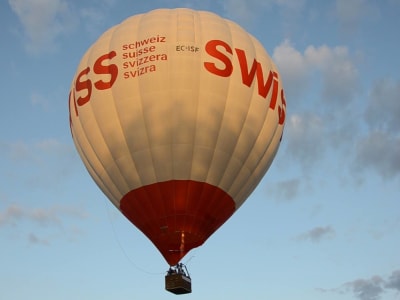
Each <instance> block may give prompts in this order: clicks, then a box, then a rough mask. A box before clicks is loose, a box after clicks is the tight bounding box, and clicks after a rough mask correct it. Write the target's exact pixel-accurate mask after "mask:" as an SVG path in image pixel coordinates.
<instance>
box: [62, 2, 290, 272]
mask: <svg viewBox="0 0 400 300" xmlns="http://www.w3.org/2000/svg"><path fill="white" fill-rule="evenodd" d="M69 110H70V127H71V132H72V137H73V140H74V143H75V146H76V148H77V150H78V152H79V154H80V157H81V158H82V161H83V162H84V164H85V166H86V168H87V170H88V171H89V173H90V175H91V176H92V178H93V179H94V181H95V182H96V183H97V185H98V186H99V187H100V189H101V190H102V191H103V192H104V194H106V195H107V197H108V198H109V199H110V201H112V203H113V204H114V205H115V206H116V207H117V208H118V209H119V210H120V211H121V212H122V213H123V214H124V215H125V216H126V217H127V218H128V219H129V220H130V221H131V222H132V223H133V224H134V225H135V226H136V227H138V228H139V229H140V230H141V231H142V232H143V233H144V234H145V235H146V236H147V237H148V238H149V239H150V240H151V241H152V242H153V244H154V245H155V246H156V247H157V248H158V249H159V251H160V252H161V254H162V255H163V256H164V257H165V259H166V261H167V262H168V263H169V264H170V265H176V264H177V263H178V262H179V261H180V259H181V258H182V257H183V256H184V255H185V254H186V253H187V252H188V251H190V250H191V249H192V248H194V247H198V246H200V245H201V244H203V243H204V242H205V241H206V240H207V239H208V238H209V237H210V235H211V234H212V233H214V232H215V231H216V230H217V229H218V228H219V227H220V226H221V225H222V224H223V223H224V222H225V221H226V220H227V219H228V218H229V217H230V216H231V215H232V214H233V213H234V212H235V211H236V210H237V209H238V208H239V207H240V206H241V205H242V203H243V202H244V201H245V200H246V198H247V197H248V196H249V195H250V193H251V192H252V191H253V190H254V188H255V187H256V186H257V184H258V183H259V181H260V180H261V179H262V177H263V176H264V174H265V173H266V171H267V170H268V168H269V166H270V165H271V163H272V160H273V158H274V156H275V154H276V152H277V150H278V147H279V144H280V140H281V137H282V132H283V127H284V122H285V114H286V102H285V98H284V93H283V87H282V82H281V79H280V76H279V73H278V71H277V69H276V66H275V65H274V63H273V62H272V60H271V58H270V57H269V55H268V54H267V53H266V51H265V50H264V48H263V46H262V45H261V44H260V43H259V42H258V41H257V40H256V39H255V38H254V37H253V36H251V35H250V34H248V33H247V32H246V31H245V30H243V29H242V28H241V27H239V26H238V25H237V24H235V23H233V22H231V21H229V20H226V19H223V18H221V17H219V16H217V15H215V14H213V13H210V12H204V11H194V10H190V9H171V10H170V9H159V10H154V11H151V12H148V13H146V14H141V15H135V16H133V17H130V18H128V19H127V20H125V21H123V22H122V23H121V24H119V25H117V26H115V27H112V28H111V29H109V30H108V31H106V32H105V33H104V34H103V35H102V36H101V37H100V38H99V39H98V40H97V41H96V42H95V43H94V44H93V45H92V46H91V47H90V49H89V50H88V51H87V52H86V54H85V55H84V56H83V58H82V60H81V62H80V64H79V66H78V69H77V72H76V75H75V77H74V79H73V81H72V85H71V90H70V95H69Z"/></svg>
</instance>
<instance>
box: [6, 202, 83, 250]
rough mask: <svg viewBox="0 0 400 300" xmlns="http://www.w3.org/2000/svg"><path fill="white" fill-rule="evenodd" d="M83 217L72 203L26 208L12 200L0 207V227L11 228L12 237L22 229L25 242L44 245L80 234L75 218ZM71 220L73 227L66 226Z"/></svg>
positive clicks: (80, 209)
mask: <svg viewBox="0 0 400 300" xmlns="http://www.w3.org/2000/svg"><path fill="white" fill-rule="evenodd" d="M87 217H88V215H87V213H86V212H85V211H84V210H83V209H82V208H78V207H74V206H62V205H53V206H47V207H28V206H23V205H21V204H19V203H18V204H17V203H14V204H10V205H8V206H7V207H5V208H3V209H1V208H0V229H3V230H6V229H7V228H9V229H10V228H11V230H12V233H11V234H12V236H13V238H15V237H17V236H21V234H19V233H21V232H22V233H23V235H22V236H25V237H26V239H27V242H28V243H29V244H33V245H46V246H47V245H50V244H51V241H53V240H54V239H56V238H64V239H65V238H67V239H68V240H69V241H74V240H76V238H77V237H80V236H81V235H82V232H81V230H79V229H78V228H77V227H76V223H77V220H84V219H86V218H87ZM71 220H73V224H74V225H73V227H71V226H70V225H69V224H70V222H71ZM27 230H29V231H30V232H28V233H26V231H27Z"/></svg>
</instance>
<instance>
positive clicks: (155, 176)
mask: <svg viewBox="0 0 400 300" xmlns="http://www.w3.org/2000/svg"><path fill="white" fill-rule="evenodd" d="M145 15H146V14H141V15H139V16H138V18H139V21H138V25H137V28H136V36H137V38H138V40H140V38H139V35H140V31H141V23H142V21H143V19H144V17H145ZM150 16H151V15H150ZM141 81H142V80H141V77H137V83H138V90H139V95H140V102H141V106H142V112H143V121H144V127H145V131H146V137H147V144H148V150H149V153H150V157H151V162H152V168H153V175H154V178H155V182H158V178H157V173H156V170H155V164H154V157H153V151H152V147H151V141H150V137H149V132H148V128H149V126H148V124H147V123H148V121H147V118H146V114H145V111H144V106H143V97H142V96H141V95H142V93H141V90H142V87H141ZM139 178H140V174H139ZM141 179H142V178H141ZM146 185H148V183H147V184H146ZM142 186H143V181H142ZM144 190H145V192H146V194H147V196H148V198H149V199H151V195H149V194H148V191H147V189H144ZM159 192H160V193H161V191H160V190H159ZM142 201H143V200H142ZM149 202H150V206H152V207H153V210H152V211H154V202H153V201H149ZM149 219H150V220H151V219H152V218H149Z"/></svg>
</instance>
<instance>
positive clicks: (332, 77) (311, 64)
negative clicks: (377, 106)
mask: <svg viewBox="0 0 400 300" xmlns="http://www.w3.org/2000/svg"><path fill="white" fill-rule="evenodd" d="M273 59H274V61H275V62H276V64H277V66H278V69H279V71H280V73H281V75H282V78H283V83H284V87H285V89H286V90H287V95H288V99H290V98H291V97H293V98H299V97H301V96H302V94H303V93H304V91H305V88H308V87H311V88H317V87H319V85H320V82H318V81H317V80H316V79H317V78H321V81H322V82H321V83H322V90H321V92H322V93H321V95H320V100H322V101H323V102H325V103H329V104H330V105H334V106H335V105H338V106H343V105H347V103H349V102H350V101H351V100H352V99H353V97H354V95H355V94H356V92H357V90H358V75H359V74H358V70H357V68H356V66H355V64H354V62H353V61H352V58H351V56H350V53H349V51H348V48H347V47H345V46H336V47H333V48H330V47H328V46H326V45H322V46H319V47H315V46H313V45H310V46H308V47H307V48H306V49H305V51H304V53H301V52H300V51H298V50H297V49H295V48H294V46H293V45H292V44H291V43H290V41H289V40H285V41H284V42H283V43H282V44H281V45H279V46H278V47H276V48H275V49H274V52H273ZM313 74H314V75H315V74H317V76H312V75H313ZM312 80H314V81H315V82H312Z"/></svg>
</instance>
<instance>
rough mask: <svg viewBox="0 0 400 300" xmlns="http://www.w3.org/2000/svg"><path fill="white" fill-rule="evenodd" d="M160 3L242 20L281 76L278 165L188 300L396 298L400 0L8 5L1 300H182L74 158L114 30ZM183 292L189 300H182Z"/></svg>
mask: <svg viewBox="0 0 400 300" xmlns="http://www.w3.org/2000/svg"><path fill="white" fill-rule="evenodd" d="M161 7H190V8H194V9H201V10H209V11H213V12H215V13H217V14H219V15H221V16H223V17H225V18H228V19H232V20H234V21H236V22H237V23H239V24H240V25H241V26H243V27H244V28H245V29H246V30H248V31H249V32H251V33H252V34H253V35H254V36H256V37H257V38H258V39H259V40H260V41H261V43H262V44H263V45H264V46H265V48H266V49H267V51H268V52H269V54H270V55H271V56H272V57H273V59H274V60H275V62H276V63H277V65H278V68H279V70H280V72H281V76H282V78H283V82H284V86H285V90H286V100H287V119H286V127H285V133H284V138H283V141H282V145H281V148H280V150H279V152H278V155H277V157H276V159H275V161H274V163H273V165H272V167H271V168H270V170H269V172H268V173H267V175H266V176H265V177H264V179H263V181H262V182H261V183H260V185H259V186H258V188H257V189H256V191H255V192H254V193H253V194H252V195H251V196H250V198H249V199H248V200H247V202H246V203H245V204H244V205H243V206H242V207H241V208H240V210H239V211H238V212H237V213H236V214H235V215H234V216H233V217H232V218H231V219H230V220H229V221H228V222H227V223H225V224H224V226H223V227H222V228H221V229H220V230H218V231H217V232H216V233H215V234H214V235H213V236H212V237H211V238H210V239H209V240H208V241H207V242H206V243H205V244H204V245H203V246H202V247H201V248H198V249H195V250H194V251H192V252H191V253H189V254H188V255H187V256H186V257H185V259H184V262H186V263H187V265H188V268H189V271H190V273H191V275H192V279H193V293H192V294H190V295H186V296H183V297H185V298H187V299H232V300H235V299H276V300H292V299H307V300H314V299H315V300H333V299H334V300H340V299H343V300H350V299H360V300H379V299H381V300H394V299H400V254H399V253H400V251H399V249H400V230H399V229H400V202H399V200H400V198H399V194H400V193H399V192H400V134H399V132H400V131H399V129H400V118H399V116H400V96H399V95H400V72H399V70H400V59H399V58H398V51H399V48H400V47H399V46H400V39H399V36H398V33H397V31H398V28H400V21H399V15H400V1H399V0H382V1H368V0H336V1H333V0H330V1H311V0H247V1H241V0H225V1H222V0H219V1H218V0H217V1H211V0H203V1H194V0H187V1H176V0H170V1H167V0H158V1H116V0H96V1H94V0H93V1H89V0H83V1H66V0H31V1H23V0H8V1H2V2H1V3H0V24H1V28H2V30H1V31H0V39H1V40H2V42H1V46H0V49H1V52H0V53H1V55H0V65H1V72H2V75H1V81H0V82H1V83H0V84H1V96H2V97H1V101H2V109H1V113H0V114H1V118H0V127H1V135H0V151H1V158H0V166H1V167H0V170H1V171H0V243H1V248H0V249H1V250H0V257H1V259H0V261H1V271H0V282H1V284H0V298H1V299H10V300H11V299H13V300H20V299H32V300H36V299H40V300H46V299H52V300H53V299H57V300H63V299H85V300H91V299H93V300H94V299H96V300H102V299H120V300H123V299H172V298H174V297H176V296H175V295H173V294H170V293H168V292H166V291H164V274H165V271H166V270H167V268H168V266H167V264H166V263H165V261H164V259H163V258H162V257H161V255H160V254H159V253H158V252H157V250H156V249H155V248H154V247H153V245H152V244H151V243H150V242H149V241H148V240H147V239H146V238H145V237H144V236H143V235H142V234H141V233H140V232H139V231H138V230H136V229H135V228H134V227H133V226H132V225H131V224H130V223H129V222H128V221H127V220H125V218H124V217H123V216H121V215H120V214H119V212H118V211H117V210H116V209H115V208H114V207H113V206H112V205H111V204H109V203H108V201H107V199H106V198H105V196H104V195H103V194H102V193H101V192H100V191H99V189H98V188H97V186H96V185H95V184H94V183H93V182H92V180H91V178H90V176H89V175H88V173H87V172H86V170H85V168H84V166H83V164H82V163H81V162H80V159H79V157H78V155H77V153H76V151H75V149H74V145H73V142H72V139H71V136H70V130H69V123H68V106H67V102H68V92H69V87H70V82H71V80H72V77H73V75H74V73H75V71H76V67H77V65H78V63H79V60H80V58H81V56H82V55H83V54H84V52H85V51H86V49H87V48H88V47H89V46H90V45H91V44H92V43H93V42H94V41H95V40H96V39H97V38H98V37H99V35H100V34H101V33H102V32H104V31H105V30H106V29H107V28H109V27H110V26H112V25H115V24H117V23H119V22H121V21H122V20H124V19H125V18H127V17H129V16H131V15H134V14H138V13H143V12H146V11H149V10H152V9H155V8H161ZM181 297H182V296H181Z"/></svg>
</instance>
